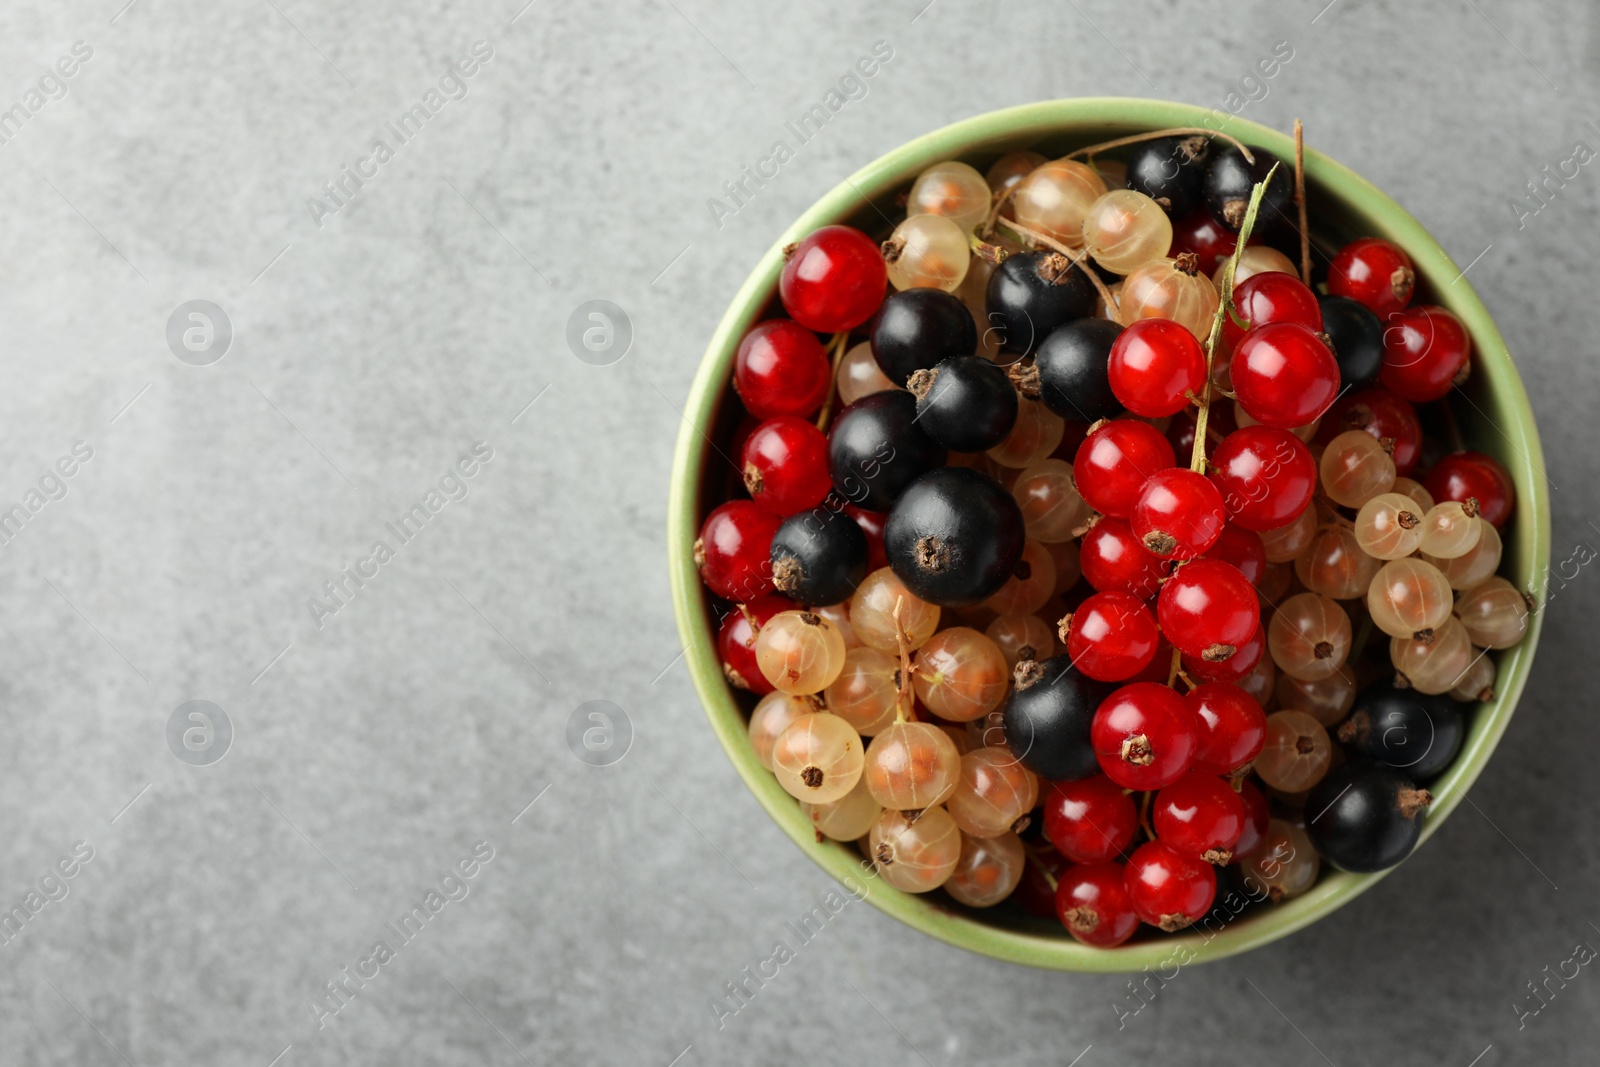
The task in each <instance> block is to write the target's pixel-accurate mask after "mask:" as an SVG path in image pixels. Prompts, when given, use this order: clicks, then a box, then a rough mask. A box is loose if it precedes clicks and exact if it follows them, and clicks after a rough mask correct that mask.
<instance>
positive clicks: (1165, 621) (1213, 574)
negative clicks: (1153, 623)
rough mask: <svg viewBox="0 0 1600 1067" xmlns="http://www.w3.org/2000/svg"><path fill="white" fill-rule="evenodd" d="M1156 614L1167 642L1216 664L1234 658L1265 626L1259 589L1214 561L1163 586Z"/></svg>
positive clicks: (1189, 568) (1186, 568) (1199, 563)
mask: <svg viewBox="0 0 1600 1067" xmlns="http://www.w3.org/2000/svg"><path fill="white" fill-rule="evenodd" d="M1156 612H1157V617H1158V618H1159V620H1160V622H1161V632H1162V633H1163V634H1165V635H1166V638H1167V640H1168V641H1171V642H1172V643H1173V645H1174V646H1175V647H1176V648H1177V649H1178V650H1179V651H1181V652H1183V653H1184V654H1185V655H1189V656H1194V657H1195V658H1197V659H1202V660H1206V661H1208V662H1212V663H1216V662H1220V661H1222V660H1226V659H1227V658H1228V657H1230V656H1232V655H1233V654H1234V653H1235V652H1236V651H1237V650H1238V648H1239V646H1240V645H1242V644H1244V643H1245V641H1247V640H1249V638H1250V635H1251V634H1253V633H1255V631H1256V627H1257V626H1259V625H1260V622H1261V608H1260V606H1259V605H1258V604H1257V602H1256V594H1255V590H1254V589H1253V588H1252V587H1251V585H1250V583H1249V582H1247V581H1245V578H1244V575H1242V574H1240V573H1239V570H1238V568H1237V567H1233V566H1231V565H1229V564H1227V563H1221V562H1218V561H1217V560H1211V559H1197V560H1195V561H1194V562H1192V563H1186V564H1184V565H1183V566H1181V567H1179V568H1178V570H1177V572H1176V573H1174V574H1173V576H1172V577H1171V578H1168V579H1167V581H1166V582H1165V583H1164V584H1163V585H1162V586H1161V595H1160V596H1158V597H1157V598H1156Z"/></svg>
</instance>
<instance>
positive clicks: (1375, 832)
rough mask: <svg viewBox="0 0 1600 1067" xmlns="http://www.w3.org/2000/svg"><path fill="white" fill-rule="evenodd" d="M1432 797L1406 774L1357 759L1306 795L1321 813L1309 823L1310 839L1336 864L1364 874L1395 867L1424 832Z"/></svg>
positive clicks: (1308, 804) (1308, 803) (1308, 806)
mask: <svg viewBox="0 0 1600 1067" xmlns="http://www.w3.org/2000/svg"><path fill="white" fill-rule="evenodd" d="M1431 803H1433V795H1432V794H1431V793H1429V792H1428V791H1427V790H1426V789H1418V788H1417V786H1416V784H1415V783H1414V782H1412V781H1411V779H1409V778H1407V777H1406V776H1405V775H1404V774H1402V773H1401V772H1399V771H1397V770H1395V769H1394V768H1392V767H1386V766H1384V765H1383V764H1381V763H1373V762H1370V761H1366V760H1357V761H1355V762H1352V763H1347V764H1345V765H1344V766H1343V767H1337V768H1335V769H1334V770H1333V772H1332V773H1330V774H1329V775H1328V776H1327V777H1326V778H1324V779H1323V780H1322V782H1321V783H1320V784H1319V785H1318V786H1317V788H1315V789H1313V790H1312V791H1311V795H1310V796H1309V797H1307V798H1306V810H1307V811H1314V812H1317V813H1318V814H1317V815H1316V816H1314V817H1313V818H1312V819H1311V820H1310V821H1309V822H1307V823H1306V831H1307V832H1308V833H1309V834H1310V835H1311V841H1312V843H1313V844H1314V845H1316V847H1317V851H1318V852H1320V853H1322V857H1323V858H1324V859H1326V860H1327V861H1328V862H1329V863H1332V864H1333V865H1334V866H1335V867H1338V868H1340V869H1342V870H1346V871H1354V872H1356V873H1358V874H1359V873H1364V872H1367V871H1381V870H1383V869H1385V868H1387V867H1393V866H1394V865H1395V864H1397V863H1399V862H1400V861H1401V860H1403V859H1405V858H1406V856H1407V855H1409V854H1410V852H1411V850H1412V849H1413V848H1415V847H1416V844H1417V840H1418V838H1420V837H1421V836H1422V813H1423V812H1424V811H1425V810H1426V809H1427V807H1428V805H1429V804H1431Z"/></svg>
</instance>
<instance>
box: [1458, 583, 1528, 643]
mask: <svg viewBox="0 0 1600 1067" xmlns="http://www.w3.org/2000/svg"><path fill="white" fill-rule="evenodd" d="M1531 610H1532V609H1531V606H1530V604H1529V600H1528V598H1527V597H1526V596H1524V595H1523V594H1522V593H1521V592H1519V591H1518V590H1517V588H1516V587H1515V586H1513V585H1512V584H1511V583H1510V582H1508V581H1506V580H1505V579H1504V578H1499V577H1495V578H1490V579H1488V580H1487V581H1485V582H1483V583H1482V584H1481V585H1476V586H1473V587H1472V588H1471V589H1468V590H1467V591H1466V592H1464V593H1462V594H1461V598H1460V599H1459V600H1457V601H1456V614H1457V615H1458V616H1459V617H1460V619H1461V625H1463V626H1464V627H1466V630H1467V636H1468V637H1470V638H1471V639H1472V643H1473V644H1475V645H1479V646H1481V647H1483V648H1510V647H1511V646H1512V645H1514V644H1516V643H1517V642H1518V641H1521V640H1522V638H1523V635H1524V634H1526V633H1527V632H1528V616H1529V614H1530V612H1531Z"/></svg>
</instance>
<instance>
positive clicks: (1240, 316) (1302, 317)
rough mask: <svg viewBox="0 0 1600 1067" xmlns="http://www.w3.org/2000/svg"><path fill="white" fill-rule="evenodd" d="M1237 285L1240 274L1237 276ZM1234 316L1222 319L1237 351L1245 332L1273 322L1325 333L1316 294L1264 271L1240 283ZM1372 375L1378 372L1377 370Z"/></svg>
mask: <svg viewBox="0 0 1600 1067" xmlns="http://www.w3.org/2000/svg"><path fill="white" fill-rule="evenodd" d="M1234 280H1235V281H1236V282H1238V275H1235V276H1234ZM1233 306H1234V308H1235V310H1236V315H1237V317H1235V315H1234V314H1229V315H1224V316H1223V317H1222V340H1223V342H1224V343H1225V344H1226V345H1227V346H1228V348H1230V349H1232V348H1235V347H1236V346H1237V345H1238V344H1239V341H1240V339H1241V338H1243V337H1244V335H1245V333H1246V332H1247V331H1248V330H1250V329H1252V328H1254V327H1256V326H1265V325H1266V324H1268V323H1271V322H1293V323H1298V324H1299V325H1301V326H1304V327H1305V328H1306V329H1308V330H1310V331H1311V332H1312V333H1320V332H1321V331H1322V308H1321V306H1320V305H1319V304H1318V303H1317V295H1316V294H1315V293H1313V292H1312V291H1311V290H1310V289H1309V288H1308V287H1307V286H1306V285H1305V283H1304V282H1302V281H1301V280H1300V279H1299V278H1297V277H1295V276H1294V275H1293V274H1283V273H1280V272H1279V271H1275V270H1273V271H1263V272H1261V273H1257V274H1252V275H1251V276H1250V277H1248V278H1246V279H1244V280H1243V281H1242V282H1238V288H1236V289H1234V291H1233ZM1373 373H1374V374H1375V373H1377V370H1376V368H1374V370H1373Z"/></svg>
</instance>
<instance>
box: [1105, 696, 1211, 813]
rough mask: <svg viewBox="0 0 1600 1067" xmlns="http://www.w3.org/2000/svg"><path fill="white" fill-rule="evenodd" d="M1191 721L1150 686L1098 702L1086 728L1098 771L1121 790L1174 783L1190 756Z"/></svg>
mask: <svg viewBox="0 0 1600 1067" xmlns="http://www.w3.org/2000/svg"><path fill="white" fill-rule="evenodd" d="M1194 741H1195V738H1194V716H1193V715H1192V714H1190V712H1189V709H1188V708H1187V707H1185V706H1184V703H1183V698H1182V697H1180V696H1179V695H1178V694H1177V693H1175V692H1173V691H1172V690H1171V689H1168V688H1167V687H1166V686H1164V685H1158V684H1156V683H1155V682H1134V683H1133V684H1132V685H1125V686H1123V687H1122V688H1121V689H1118V690H1117V691H1116V692H1114V693H1112V694H1111V695H1110V696H1108V697H1106V698H1105V700H1103V701H1101V703H1100V707H1099V708H1097V709H1096V710H1095V713H1094V721H1093V722H1092V723H1091V724H1090V726H1089V742H1090V744H1092V745H1093V746H1094V754H1095V757H1096V759H1098V760H1099V761H1100V769H1101V770H1103V771H1105V772H1106V776H1107V777H1109V778H1110V779H1111V780H1112V781H1113V782H1116V783H1117V784H1118V785H1120V786H1122V787H1123V788H1125V789H1160V788H1161V787H1162V786H1164V785H1166V784H1168V783H1169V782H1174V781H1177V779H1178V778H1179V777H1180V776H1181V775H1182V774H1183V772H1185V771H1187V770H1188V769H1189V763H1190V760H1191V759H1192V758H1193V756H1194Z"/></svg>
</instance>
